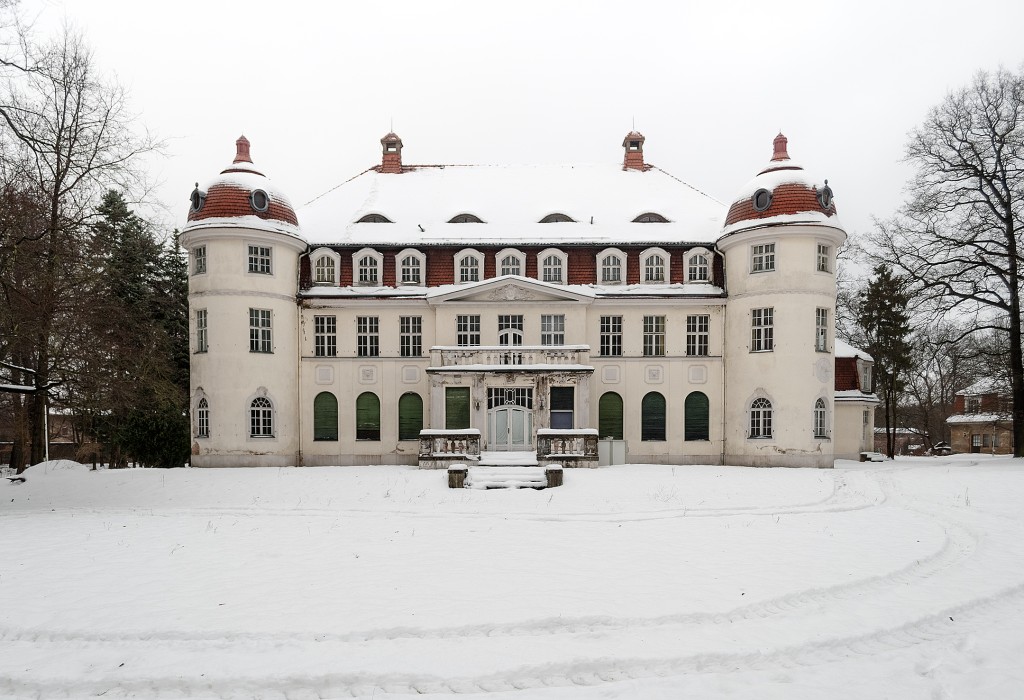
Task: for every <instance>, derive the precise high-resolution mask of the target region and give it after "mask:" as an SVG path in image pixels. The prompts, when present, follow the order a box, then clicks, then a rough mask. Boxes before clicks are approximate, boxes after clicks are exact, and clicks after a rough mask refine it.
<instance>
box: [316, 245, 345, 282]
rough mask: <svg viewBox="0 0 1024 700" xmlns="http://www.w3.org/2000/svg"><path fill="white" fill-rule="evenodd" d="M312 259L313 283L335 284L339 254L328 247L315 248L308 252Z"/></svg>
mask: <svg viewBox="0 0 1024 700" xmlns="http://www.w3.org/2000/svg"><path fill="white" fill-rule="evenodd" d="M309 257H310V259H311V260H312V261H313V284H336V283H337V281H338V268H339V267H340V266H341V256H340V255H338V254H337V253H335V252H334V251H333V250H331V249H330V248H317V249H316V250H314V251H313V252H311V253H310V254H309Z"/></svg>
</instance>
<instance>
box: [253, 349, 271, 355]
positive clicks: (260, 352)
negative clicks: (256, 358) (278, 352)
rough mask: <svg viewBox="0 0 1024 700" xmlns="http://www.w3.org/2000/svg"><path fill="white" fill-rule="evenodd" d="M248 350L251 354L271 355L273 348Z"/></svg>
mask: <svg viewBox="0 0 1024 700" xmlns="http://www.w3.org/2000/svg"><path fill="white" fill-rule="evenodd" d="M249 352H250V353H251V354H253V355H273V354H274V351H273V350H250V351H249Z"/></svg>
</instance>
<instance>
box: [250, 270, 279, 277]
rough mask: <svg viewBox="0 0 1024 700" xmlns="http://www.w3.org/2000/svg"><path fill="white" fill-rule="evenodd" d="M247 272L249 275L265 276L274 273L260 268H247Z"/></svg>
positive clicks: (270, 275)
mask: <svg viewBox="0 0 1024 700" xmlns="http://www.w3.org/2000/svg"><path fill="white" fill-rule="evenodd" d="M249 274H250V275H266V276H267V277H272V276H273V275H274V273H273V272H262V271H260V270H249Z"/></svg>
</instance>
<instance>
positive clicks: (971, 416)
mask: <svg viewBox="0 0 1024 700" xmlns="http://www.w3.org/2000/svg"><path fill="white" fill-rule="evenodd" d="M1011 418H1012V416H1010V414H1009V413H957V414H956V415H954V416H950V417H949V418H947V419H946V422H947V423H998V422H999V421H1008V420H1011Z"/></svg>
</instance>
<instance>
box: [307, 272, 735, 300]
mask: <svg viewBox="0 0 1024 700" xmlns="http://www.w3.org/2000/svg"><path fill="white" fill-rule="evenodd" d="M501 279H526V278H522V277H519V276H518V275H503V276H502V277H494V278H489V279H486V280H481V281H480V282H466V283H462V284H442V285H438V286H436V287H411V286H400V287H365V286H348V287H335V286H331V285H314V286H313V287H310V288H309V289H304V290H301V292H300V295H301V296H304V297H315V298H322V297H337V298H346V299H347V298H374V297H401V298H411V299H417V298H423V299H434V298H436V297H442V296H444V295H446V294H451V293H452V292H457V291H460V290H461V291H469V290H470V289H473V288H474V287H477V286H480V285H482V284H484V283H488V282H494V280H501ZM530 281H531V282H533V283H535V284H536V285H538V286H541V285H543V286H547V287H550V288H551V289H552V291H554V292H556V293H557V292H559V291H562V292H568V293H570V294H578V295H580V296H584V297H590V298H597V299H614V298H616V297H628V298H636V297H701V298H703V297H721V296H723V295H724V294H725V290H724V289H723V288H722V287H719V286H716V285H713V284H704V283H696V282H694V283H686V284H617V285H600V284H553V283H550V282H542V281H540V280H530Z"/></svg>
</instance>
